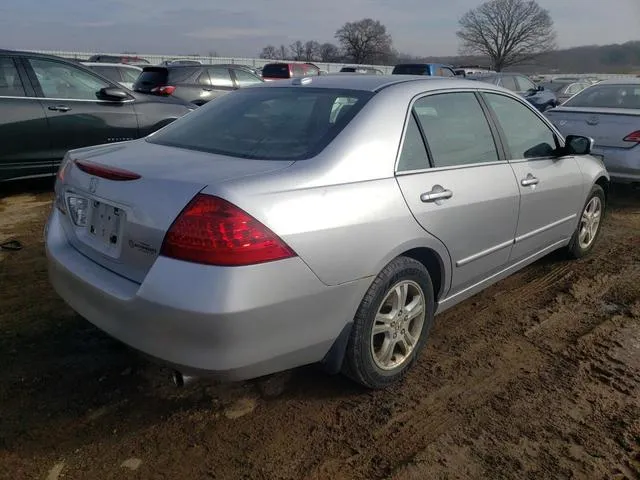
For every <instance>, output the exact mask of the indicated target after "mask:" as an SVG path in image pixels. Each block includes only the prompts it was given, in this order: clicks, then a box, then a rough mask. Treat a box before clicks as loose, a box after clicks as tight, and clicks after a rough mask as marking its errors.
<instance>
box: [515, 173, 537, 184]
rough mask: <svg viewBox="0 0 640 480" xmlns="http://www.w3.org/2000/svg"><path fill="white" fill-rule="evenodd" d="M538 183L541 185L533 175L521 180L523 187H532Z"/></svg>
mask: <svg viewBox="0 0 640 480" xmlns="http://www.w3.org/2000/svg"><path fill="white" fill-rule="evenodd" d="M538 183H540V180H538V179H537V178H536V177H534V176H533V175H531V174H529V175H527V178H523V179H522V180H520V185H522V186H523V187H530V186H532V185H537V184H538Z"/></svg>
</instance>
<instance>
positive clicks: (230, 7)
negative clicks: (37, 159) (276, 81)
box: [0, 0, 640, 57]
mask: <svg viewBox="0 0 640 480" xmlns="http://www.w3.org/2000/svg"><path fill="white" fill-rule="evenodd" d="M480 3H481V2H480V1H478V0H430V1H429V0H321V1H311V0H233V1H222V0H218V1H214V0H111V1H104V0H1V2H0V48H12V49H37V50H69V51H79V52H98V51H100V52H124V51H130V52H137V53H146V54H170V55H178V54H192V53H198V54H201V55H207V54H209V53H210V52H216V53H217V54H218V55H220V56H236V57H256V56H257V55H258V53H259V52H260V50H261V49H262V47H263V46H265V45H268V44H273V45H280V44H284V45H289V44H291V43H292V42H294V41H295V40H298V39H299V40H303V41H305V40H317V41H319V42H326V41H332V42H333V41H335V40H334V38H333V36H334V33H335V31H336V30H337V29H338V28H340V26H341V25H342V24H344V23H345V22H347V21H355V20H359V19H362V18H366V17H369V18H373V19H376V20H380V21H381V22H382V23H383V24H384V25H385V26H386V27H387V30H388V32H389V33H390V34H391V36H392V37H393V43H394V47H395V48H396V49H397V50H399V51H401V52H403V53H409V54H412V55H419V56H444V55H455V54H456V53H457V49H458V41H457V38H456V35H455V32H456V29H457V21H458V19H459V18H460V16H462V15H463V14H464V13H465V12H466V11H467V10H469V9H471V8H474V7H476V6H478V5H479V4H480ZM538 3H539V4H540V5H541V6H542V7H544V8H547V9H548V10H549V11H550V12H551V15H552V17H553V19H554V22H555V25H556V30H557V33H558V44H559V46H560V47H561V48H565V47H572V46H578V45H593V44H609V43H623V42H626V41H629V40H640V28H639V27H640V1H639V0H606V1H601V0H538Z"/></svg>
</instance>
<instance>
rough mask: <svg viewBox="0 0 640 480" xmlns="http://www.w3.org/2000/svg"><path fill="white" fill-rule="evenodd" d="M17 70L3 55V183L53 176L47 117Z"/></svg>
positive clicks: (0, 112)
mask: <svg viewBox="0 0 640 480" xmlns="http://www.w3.org/2000/svg"><path fill="white" fill-rule="evenodd" d="M18 69H19V63H17V62H16V60H15V59H14V58H13V57H10V56H4V57H3V56H0V181H2V180H9V179H14V178H26V177H33V176H39V175H51V174H53V173H54V172H53V159H52V158H51V152H50V146H51V145H50V141H51V137H50V135H49V125H48V124H47V118H46V116H45V113H44V110H43V108H42V104H41V103H40V100H39V99H37V98H35V94H34V92H33V90H31V87H30V85H29V82H28V80H27V79H26V77H25V74H24V70H23V75H22V77H25V78H22V77H21V75H20V74H19V73H18ZM23 80H24V81H23Z"/></svg>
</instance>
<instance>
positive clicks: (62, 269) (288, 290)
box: [46, 209, 370, 380]
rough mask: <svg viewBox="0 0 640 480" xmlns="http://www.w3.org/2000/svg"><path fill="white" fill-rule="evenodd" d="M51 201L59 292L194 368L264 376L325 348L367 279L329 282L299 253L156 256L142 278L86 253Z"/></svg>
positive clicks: (128, 337)
mask: <svg viewBox="0 0 640 480" xmlns="http://www.w3.org/2000/svg"><path fill="white" fill-rule="evenodd" d="M60 217H61V214H60V213H59V212H58V211H57V210H55V209H54V211H53V213H52V215H51V218H50V219H49V223H48V226H47V231H46V248H47V257H48V263H49V276H50V280H51V283H52V284H53V286H54V288H55V290H56V291H57V293H58V294H59V295H60V296H61V297H62V298H63V299H64V300H65V301H66V302H67V303H68V304H69V305H70V306H71V307H72V308H73V309H74V310H75V311H77V312H78V313H79V314H80V315H82V316H83V317H85V318H86V319H87V320H89V321H90V322H91V323H93V324H94V325H96V326H97V327H98V328H100V329H101V330H104V331H105V332H106V333H108V334H109V335H111V336H113V337H114V338H116V339H118V340H120V341H122V342H123V343H125V344H127V345H129V346H131V347H133V348H135V349H137V350H140V351H142V352H143V353H145V354H146V355H148V356H151V357H154V358H156V359H159V360H161V361H163V362H166V363H168V364H170V365H172V366H174V367H175V368H178V369H180V370H181V371H182V372H184V373H187V374H196V375H203V374H204V375H211V376H215V377H219V378H222V379H227V380H241V379H247V378H253V377H258V376H261V375H266V374H269V373H273V372H276V371H281V370H285V369H289V368H293V367H297V366H301V365H305V364H309V363H315V362H318V361H320V360H322V359H323V358H324V356H325V355H326V354H327V352H328V351H329V349H330V348H331V346H332V344H333V343H334V341H335V339H336V338H337V337H338V335H339V334H340V332H341V331H342V329H343V328H344V326H345V325H346V324H347V323H348V322H350V321H352V319H353V316H354V315H355V311H356V309H357V307H358V304H359V303H360V300H361V299H362V297H363V296H364V293H365V291H366V289H367V288H368V286H369V283H370V281H369V280H367V279H365V280H359V281H356V282H351V283H348V284H344V285H340V286H337V287H328V286H326V285H325V284H323V283H322V282H320V281H319V280H318V278H317V277H316V276H315V275H314V274H313V273H312V272H311V270H310V269H309V268H308V267H307V266H306V264H305V263H304V262H303V261H302V260H301V259H299V258H293V259H288V260H284V261H280V262H273V263H267V264H263V265H257V266H251V267H236V268H221V267H204V266H201V265H196V264H192V263H187V262H181V261H176V260H172V259H168V258H164V257H159V258H158V259H157V261H156V262H155V264H154V265H153V267H152V268H151V270H150V271H149V273H148V274H147V276H146V278H145V280H144V282H143V283H142V284H137V283H135V282H132V281H130V280H128V279H126V278H123V277H121V276H119V275H117V274H115V273H113V272H111V271H109V270H107V269H105V268H103V267H101V266H100V265H98V264H97V263H95V262H93V261H92V260H89V259H88V258H86V257H85V256H83V255H82V254H81V253H79V252H78V251H77V250H75V249H74V248H73V247H72V246H71V245H70V244H69V243H68V241H67V238H66V236H65V233H64V231H63V229H62V227H61V225H60Z"/></svg>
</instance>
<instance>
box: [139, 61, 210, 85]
mask: <svg viewBox="0 0 640 480" xmlns="http://www.w3.org/2000/svg"><path fill="white" fill-rule="evenodd" d="M196 70H199V68H197V67H196V68H189V67H180V68H163V67H158V68H145V69H144V70H143V71H142V73H140V75H139V76H138V78H137V79H136V83H135V85H134V90H147V89H149V88H150V87H156V86H158V85H173V84H176V83H181V82H184V81H186V80H187V79H188V78H189V77H191V75H192V74H193V73H194V72H195V71H196Z"/></svg>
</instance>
